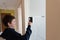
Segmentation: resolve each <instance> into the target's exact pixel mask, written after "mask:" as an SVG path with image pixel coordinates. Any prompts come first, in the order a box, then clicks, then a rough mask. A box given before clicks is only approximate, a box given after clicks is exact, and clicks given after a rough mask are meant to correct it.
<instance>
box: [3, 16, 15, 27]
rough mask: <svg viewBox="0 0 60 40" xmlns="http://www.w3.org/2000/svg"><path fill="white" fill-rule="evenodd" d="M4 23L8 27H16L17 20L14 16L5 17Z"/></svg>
mask: <svg viewBox="0 0 60 40" xmlns="http://www.w3.org/2000/svg"><path fill="white" fill-rule="evenodd" d="M2 23H3V24H4V25H5V26H6V27H14V26H15V25H16V20H15V17H14V16H12V15H5V16H4V18H3V19H2Z"/></svg>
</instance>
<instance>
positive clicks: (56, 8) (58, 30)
mask: <svg viewBox="0 0 60 40" xmlns="http://www.w3.org/2000/svg"><path fill="white" fill-rule="evenodd" d="M46 8H47V15H46V17H47V25H46V26H47V40H60V0H47V6H46Z"/></svg>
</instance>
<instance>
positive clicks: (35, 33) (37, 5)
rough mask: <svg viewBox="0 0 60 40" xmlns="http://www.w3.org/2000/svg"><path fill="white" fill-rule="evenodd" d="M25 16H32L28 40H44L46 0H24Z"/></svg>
mask: <svg viewBox="0 0 60 40" xmlns="http://www.w3.org/2000/svg"><path fill="white" fill-rule="evenodd" d="M25 10H26V11H25V14H26V15H25V16H26V20H25V22H27V21H28V19H27V18H28V17H29V16H31V17H33V24H32V35H31V37H30V40H46V0H25Z"/></svg>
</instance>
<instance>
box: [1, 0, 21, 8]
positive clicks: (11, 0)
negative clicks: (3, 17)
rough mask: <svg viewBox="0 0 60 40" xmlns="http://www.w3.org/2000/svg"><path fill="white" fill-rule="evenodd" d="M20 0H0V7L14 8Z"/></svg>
mask: <svg viewBox="0 0 60 40" xmlns="http://www.w3.org/2000/svg"><path fill="white" fill-rule="evenodd" d="M19 4H20V0H0V9H16V8H17V7H18V6H19Z"/></svg>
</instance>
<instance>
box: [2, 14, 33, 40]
mask: <svg viewBox="0 0 60 40" xmlns="http://www.w3.org/2000/svg"><path fill="white" fill-rule="evenodd" d="M2 23H3V24H4V25H5V26H6V27H7V28H6V29H5V30H4V32H3V33H2V35H1V37H2V38H4V39H6V40H29V38H30V35H31V33H32V31H31V22H28V28H27V31H26V33H25V34H24V35H21V34H19V33H17V32H16V31H15V30H14V27H15V25H16V19H15V17H14V16H12V15H6V16H5V17H4V18H3V19H2Z"/></svg>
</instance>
